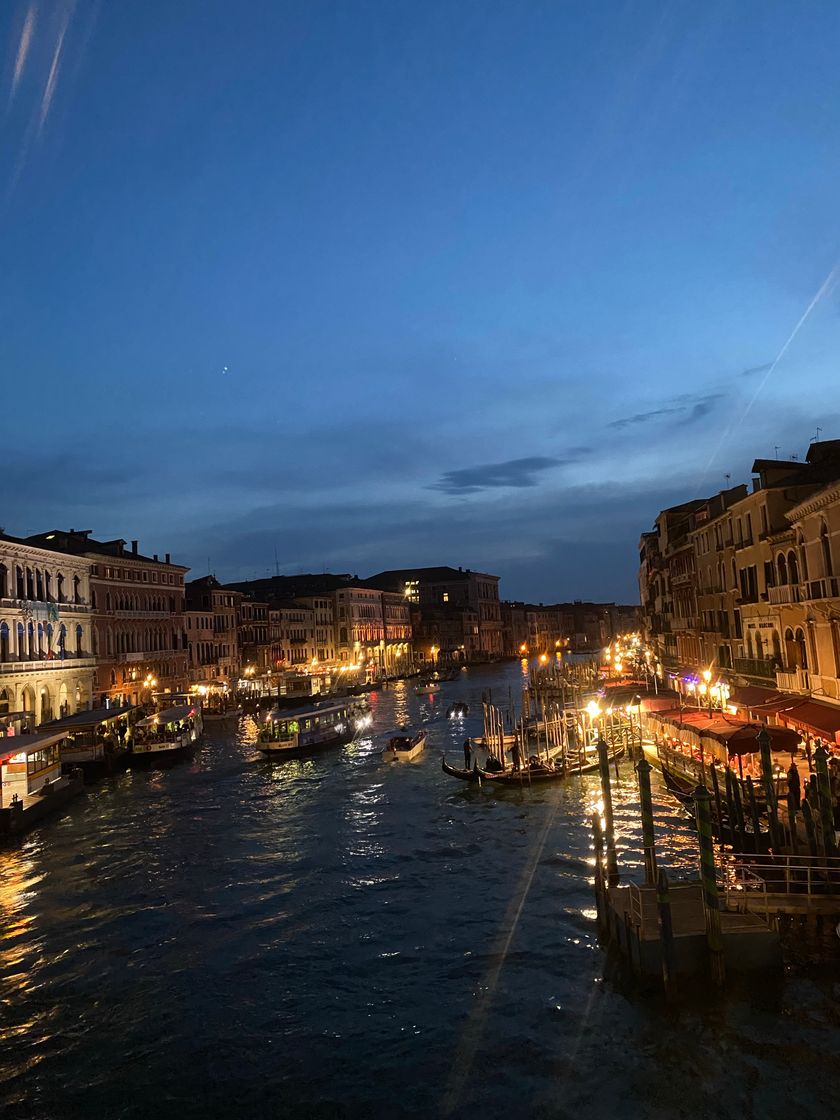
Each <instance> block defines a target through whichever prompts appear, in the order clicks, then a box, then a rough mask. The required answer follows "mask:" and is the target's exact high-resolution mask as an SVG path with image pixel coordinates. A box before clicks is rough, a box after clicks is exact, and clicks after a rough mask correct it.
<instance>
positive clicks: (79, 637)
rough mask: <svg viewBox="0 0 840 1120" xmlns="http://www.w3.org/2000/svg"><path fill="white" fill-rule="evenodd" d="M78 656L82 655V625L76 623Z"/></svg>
mask: <svg viewBox="0 0 840 1120" xmlns="http://www.w3.org/2000/svg"><path fill="white" fill-rule="evenodd" d="M76 656H77V657H81V656H82V627H81V625H80V624H79V623H76Z"/></svg>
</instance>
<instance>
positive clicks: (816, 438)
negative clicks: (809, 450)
mask: <svg viewBox="0 0 840 1120" xmlns="http://www.w3.org/2000/svg"><path fill="white" fill-rule="evenodd" d="M821 431H822V428H817V434H816V435H815V436H811V443H819V442H820V432H821Z"/></svg>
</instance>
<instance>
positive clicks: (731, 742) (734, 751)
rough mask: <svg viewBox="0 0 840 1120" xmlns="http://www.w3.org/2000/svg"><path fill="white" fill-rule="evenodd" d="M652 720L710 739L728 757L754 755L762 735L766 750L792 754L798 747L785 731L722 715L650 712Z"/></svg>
mask: <svg viewBox="0 0 840 1120" xmlns="http://www.w3.org/2000/svg"><path fill="white" fill-rule="evenodd" d="M650 716H651V718H652V719H655V720H657V721H659V722H660V723H667V724H668V725H669V726H671V727H673V728H675V729H677V730H683V731H688V732H693V733H694V736H698V737H699V738H701V739H714V740H715V741H716V742H718V743H724V744H725V746H726V750H727V753H728V754H729V755H739V754H754V753H756V752H757V751H758V750H759V746H758V735H759V733H760V732H762V731H766V732H767V734H768V735H769V736H770V749H771V750H774V751H786V752H787V753H789V754H790V753H792V752H793V751H795V750H796V748H797V746H798V744H799V734H798V732H796V731H793V730H791V729H790V728H789V727H771V726H769V725H768V724H764V723H751V722H748V721H746V720H741V719H734V718H733V717H732V716H728V715H726V714H725V713H724V712H703V711H697V710H696V709H690V710H687V709H685V708H683V709H682V711H680V710H679V709H674V708H671V709H670V710H668V711H664V712H651V713H650Z"/></svg>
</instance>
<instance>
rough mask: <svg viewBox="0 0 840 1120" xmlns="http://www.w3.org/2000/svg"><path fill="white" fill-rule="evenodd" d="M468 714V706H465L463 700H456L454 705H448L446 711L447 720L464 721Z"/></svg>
mask: <svg viewBox="0 0 840 1120" xmlns="http://www.w3.org/2000/svg"><path fill="white" fill-rule="evenodd" d="M469 714H470V706H469V704H465V703H464V701H463V700H456V701H455V703H454V704H450V705H449V707H448V708H447V711H446V718H447V719H466V717H467V716H468V715H469Z"/></svg>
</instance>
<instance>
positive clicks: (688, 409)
mask: <svg viewBox="0 0 840 1120" xmlns="http://www.w3.org/2000/svg"><path fill="white" fill-rule="evenodd" d="M722 397H723V393H707V394H706V395H705V396H702V397H695V396H693V395H692V394H690V393H684V394H682V395H681V396H679V397H672V398H671V400H670V401H668V402H666V407H664V408H653V409H650V411H648V412H636V413H634V414H633V415H632V416H621V417H619V418H618V420H611V421H610V422H609V424H607V427H608V428H616V429H622V428H629V427H631V426H632V425H634V424H647V423H649V422H650V421H651V420H656V419H658V418H659V417H660V416H680V420H679V421H678V423H680V424H683V425H684V424H693V423H694V422H695V421H697V420H702V419H703V417H704V416H708V415H709V413H710V412H711V411H712V409H713V408H714V405H715V402H716V401H719V400H721V399H722Z"/></svg>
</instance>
